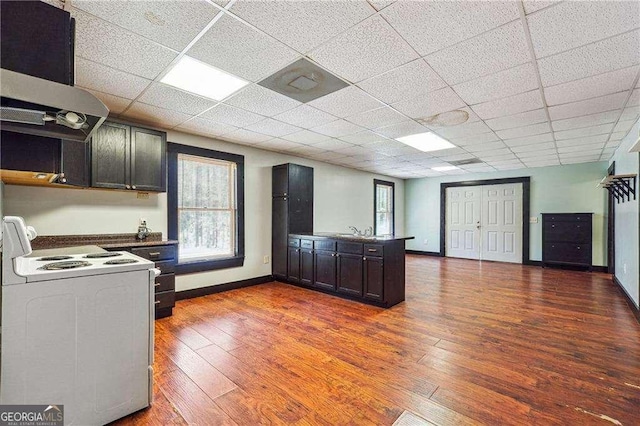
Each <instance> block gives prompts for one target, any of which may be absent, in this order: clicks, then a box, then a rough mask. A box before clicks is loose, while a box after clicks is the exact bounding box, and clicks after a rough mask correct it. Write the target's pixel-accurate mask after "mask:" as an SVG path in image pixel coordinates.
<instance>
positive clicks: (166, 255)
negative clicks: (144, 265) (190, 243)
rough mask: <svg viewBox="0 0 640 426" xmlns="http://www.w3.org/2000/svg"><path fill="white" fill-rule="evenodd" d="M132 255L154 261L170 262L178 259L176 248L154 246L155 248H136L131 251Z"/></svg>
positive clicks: (172, 246)
mask: <svg viewBox="0 0 640 426" xmlns="http://www.w3.org/2000/svg"><path fill="white" fill-rule="evenodd" d="M131 253H133V254H135V255H137V256H140V257H144V258H145V259H149V260H153V261H154V262H156V261H158V260H170V259H175V258H176V246H174V245H169V246H153V247H136V248H133V249H131Z"/></svg>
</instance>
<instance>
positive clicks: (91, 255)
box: [84, 252, 122, 259]
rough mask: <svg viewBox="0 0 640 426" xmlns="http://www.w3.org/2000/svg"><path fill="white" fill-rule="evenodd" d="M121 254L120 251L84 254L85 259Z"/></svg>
mask: <svg viewBox="0 0 640 426" xmlns="http://www.w3.org/2000/svg"><path fill="white" fill-rule="evenodd" d="M116 256H122V253H116V252H106V253H91V254H88V255H86V256H84V257H85V258H86V259H102V258H103V257H116Z"/></svg>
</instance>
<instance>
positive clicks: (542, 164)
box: [525, 159, 560, 168]
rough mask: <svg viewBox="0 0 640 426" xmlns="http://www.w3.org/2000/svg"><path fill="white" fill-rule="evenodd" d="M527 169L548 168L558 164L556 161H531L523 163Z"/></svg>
mask: <svg viewBox="0 0 640 426" xmlns="http://www.w3.org/2000/svg"><path fill="white" fill-rule="evenodd" d="M525 164H526V166H527V167H528V168H536V167H549V166H559V165H560V162H559V161H558V160H553V159H551V160H543V161H531V162H528V163H525Z"/></svg>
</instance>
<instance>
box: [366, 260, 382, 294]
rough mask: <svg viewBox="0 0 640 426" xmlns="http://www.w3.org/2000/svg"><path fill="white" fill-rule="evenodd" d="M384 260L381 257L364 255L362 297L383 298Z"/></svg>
mask: <svg viewBox="0 0 640 426" xmlns="http://www.w3.org/2000/svg"><path fill="white" fill-rule="evenodd" d="M383 270H384V262H383V261H382V258H381V257H365V261H364V297H366V298H367V299H373V300H380V301H382V300H383V297H384V294H383V289H384V278H383V277H384V274H383Z"/></svg>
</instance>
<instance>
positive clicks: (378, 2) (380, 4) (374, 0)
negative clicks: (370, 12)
mask: <svg viewBox="0 0 640 426" xmlns="http://www.w3.org/2000/svg"><path fill="white" fill-rule="evenodd" d="M367 1H368V2H369V3H370V4H371V6H373V7H375V9H376V10H382V9H384V8H385V7H387V6H389V5H391V4H393V3H395V1H396V0H367Z"/></svg>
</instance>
